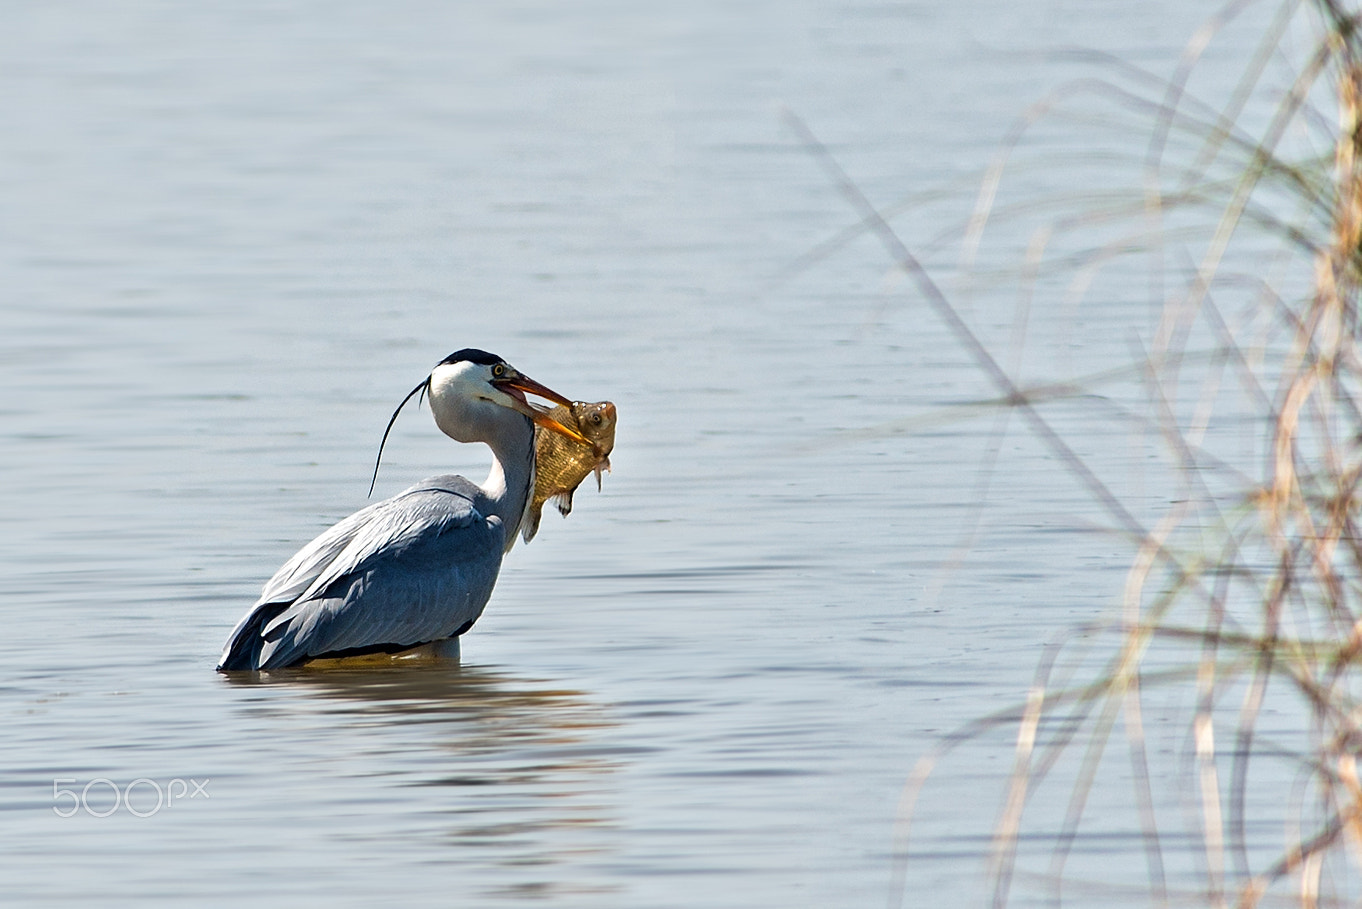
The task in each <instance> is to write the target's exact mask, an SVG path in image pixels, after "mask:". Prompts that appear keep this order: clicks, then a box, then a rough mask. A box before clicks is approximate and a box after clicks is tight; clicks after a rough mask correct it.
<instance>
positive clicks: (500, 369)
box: [492, 363, 506, 379]
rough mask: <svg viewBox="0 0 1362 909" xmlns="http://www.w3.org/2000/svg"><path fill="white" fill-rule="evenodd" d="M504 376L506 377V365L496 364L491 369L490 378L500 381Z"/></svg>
mask: <svg viewBox="0 0 1362 909" xmlns="http://www.w3.org/2000/svg"><path fill="white" fill-rule="evenodd" d="M504 375H506V365H505V364H504V363H498V364H496V365H495V366H493V367H492V376H493V377H494V378H497V379H500V378H501V377H502V376H504Z"/></svg>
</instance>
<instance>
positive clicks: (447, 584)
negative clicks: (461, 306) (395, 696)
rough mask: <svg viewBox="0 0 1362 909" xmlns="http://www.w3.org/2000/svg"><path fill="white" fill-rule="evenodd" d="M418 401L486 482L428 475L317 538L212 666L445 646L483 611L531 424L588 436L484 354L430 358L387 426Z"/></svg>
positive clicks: (519, 500)
mask: <svg viewBox="0 0 1362 909" xmlns="http://www.w3.org/2000/svg"><path fill="white" fill-rule="evenodd" d="M417 394H421V395H423V396H425V395H429V397H430V409H431V413H432V414H433V415H434V417H435V425H436V426H438V427H439V428H440V430H441V431H442V432H443V433H444V434H445V435H447V436H449V437H450V438H452V439H454V440H455V441H458V442H483V443H485V444H486V445H487V446H488V447H489V448H491V449H492V469H491V472H490V473H489V474H488V476H487V480H486V481H485V482H484V483H483V484H482V485H481V486H478V485H476V484H474V483H472V482H470V481H469V480H466V479H464V478H463V477H460V476H453V475H446V476H436V477H430V478H429V479H426V480H422V481H421V482H420V483H417V484H416V485H415V486H412V487H411V488H410V489H407V490H405V491H403V492H401V493H399V494H397V495H396V496H393V497H392V498H390V499H385V500H384V501H381V502H376V503H374V504H373V505H370V506H368V507H367V508H363V509H361V510H360V511H357V512H355V513H354V514H352V515H350V516H349V517H348V518H345V519H344V520H342V521H341V522H340V523H338V524H336V525H335V526H334V527H332V528H330V529H329V530H327V531H325V532H323V533H322V534H321V536H319V537H317V538H316V539H315V540H313V541H312V542H311V543H308V544H307V545H306V546H304V547H303V548H302V549H300V550H299V551H298V552H297V554H295V555H294V556H293V557H292V558H291V559H289V560H288V561H287V562H285V563H284V566H283V567H282V568H280V569H279V571H278V572H276V573H275V575H274V577H272V578H270V579H269V581H268V582H267V583H266V584H265V587H264V590H263V591H262V592H261V595H260V599H259V600H257V601H256V602H255V605H253V606H252V607H251V609H250V611H249V612H247V613H246V615H245V617H243V618H242V619H241V621H240V622H238V623H237V625H236V628H234V629H233V630H232V634H231V636H230V637H229V638H228V640H227V645H226V647H225V648H224V649H223V652H222V659H221V660H220V661H219V662H218V667H217V668H218V669H219V670H222V671H232V670H252V669H277V668H282V667H285V666H293V665H297V664H299V663H303V662H306V661H308V660H311V659H314V658H318V657H343V656H351V655H359V654H366V653H382V652H389V653H393V652H398V651H401V650H406V649H409V648H412V647H416V646H418V645H421V644H426V643H429V642H437V641H445V640H450V639H454V640H455V644H456V645H457V637H458V636H459V635H461V634H463V633H464V632H465V631H467V630H468V629H469V628H471V627H472V625H473V623H474V622H476V621H477V619H478V617H479V616H480V615H482V610H483V607H485V606H486V605H487V600H488V598H489V597H490V596H491V595H492V586H493V585H494V584H495V583H496V579H497V572H498V571H499V570H500V568H501V560H502V557H503V556H504V555H505V554H506V553H507V552H509V551H510V549H511V546H512V545H513V544H514V543H515V537H516V532H517V531H518V530H519V529H520V524H521V520H522V518H523V517H524V514H525V511H526V509H527V507H528V505H529V502H530V494H531V492H532V490H533V488H534V424H536V423H537V424H539V425H541V426H543V427H544V428H545V429H548V430H551V431H553V432H559V433H562V434H564V435H566V436H569V437H571V438H573V439H575V440H577V441H582V442H587V440H586V439H584V438H583V437H582V436H581V435H580V434H578V433H577V432H575V431H574V430H572V429H569V428H568V427H566V426H563V425H562V424H561V423H558V422H557V421H556V420H554V419H553V418H551V417H549V416H548V415H547V412H546V411H544V410H541V409H540V408H537V407H535V406H534V405H532V404H530V403H529V402H528V401H527V400H526V398H525V395H526V394H533V395H538V396H539V397H543V398H547V399H548V400H550V401H553V402H555V403H557V404H566V405H570V404H571V401H569V400H568V399H567V398H565V397H563V396H562V395H560V394H558V393H557V392H555V391H552V390H551V389H549V388H547V387H545V386H543V385H541V384H539V383H538V382H536V381H534V380H533V379H531V378H529V377H528V376H526V375H524V374H523V373H520V372H519V371H517V370H516V369H515V368H514V367H512V366H511V365H510V364H509V363H507V362H506V361H505V360H503V359H501V358H500V357H498V356H496V355H494V354H490V353H487V352H486V351H483V350H477V349H474V348H465V349H464V350H460V351H457V352H455V353H452V354H450V355H449V356H448V357H445V358H444V359H443V360H441V361H440V362H439V364H437V365H436V366H435V368H434V369H433V370H431V373H430V375H429V376H427V377H426V379H425V381H424V382H422V383H421V384H419V385H417V386H416V387H415V388H413V389H412V390H411V392H410V393H409V394H408V395H407V397H406V398H404V399H403V401H402V403H401V404H399V405H398V408H397V410H396V411H395V412H394V413H393V417H392V420H390V421H389V423H388V429H389V430H391V429H392V425H393V422H394V421H396V419H397V415H398V413H400V412H401V411H402V408H403V407H404V406H405V405H406V403H407V402H408V401H410V400H411V399H412V397H413V396H414V395H417ZM387 437H388V434H387V432H384V434H383V438H384V441H385V442H386V441H387ZM587 444H590V442H587ZM382 455H383V448H382V445H380V446H379V457H380V458H381V457H382ZM374 469H375V472H376V471H377V469H378V468H377V464H375V468H374Z"/></svg>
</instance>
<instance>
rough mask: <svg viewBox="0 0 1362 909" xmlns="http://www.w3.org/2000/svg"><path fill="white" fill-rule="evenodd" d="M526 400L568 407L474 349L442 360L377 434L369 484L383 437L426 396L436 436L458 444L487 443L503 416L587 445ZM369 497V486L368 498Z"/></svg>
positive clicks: (500, 361)
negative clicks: (538, 399)
mask: <svg viewBox="0 0 1362 909" xmlns="http://www.w3.org/2000/svg"><path fill="white" fill-rule="evenodd" d="M527 394H532V395H537V396H539V397H541V398H546V399H548V400H550V401H553V402H554V403H555V404H562V405H564V406H568V407H570V406H571V404H572V402H571V401H570V400H568V399H567V398H565V397H563V396H562V395H560V394H559V393H558V392H556V391H554V390H553V389H551V388H549V387H548V386H546V385H541V384H540V383H539V382H536V381H535V380H534V379H531V378H530V377H529V376H527V375H525V374H524V373H522V372H520V371H519V370H518V369H516V368H515V367H514V366H512V365H511V364H510V363H507V362H506V361H505V360H503V359H502V358H501V357H498V356H497V355H496V354H492V353H488V352H487V351H485V350H478V349H477V348H475V347H465V348H464V349H463V350H457V351H455V352H454V353H452V354H450V355H449V356H447V357H445V358H444V359H443V360H441V361H440V362H439V363H437V364H436V365H435V368H434V369H432V370H431V371H430V375H429V376H427V377H426V378H425V380H424V381H423V382H421V384H420V385H417V386H416V387H415V388H413V389H412V390H411V391H410V392H408V393H407V396H406V397H405V398H403V399H402V403H401V404H399V405H397V409H396V410H394V411H393V415H392V418H391V419H390V420H388V427H387V429H385V430H383V441H382V442H380V443H379V445H378V458H377V459H376V460H375V461H374V482H377V480H378V465H379V463H380V462H381V461H382V460H383V447H384V445H386V444H387V442H388V433H389V432H391V431H392V428H393V424H394V423H396V422H397V415H398V414H400V413H401V412H402V408H403V407H405V406H407V402H408V401H410V400H411V399H412V398H414V397H416V396H417V395H420V396H422V397H424V396H426V395H430V409H431V412H432V413H433V414H434V416H435V425H436V426H438V427H440V431H441V432H443V433H444V434H445V435H447V436H449V437H450V438H451V439H454V440H455V441H458V442H486V441H489V440H490V439H491V438H492V437H493V436H494V435H495V434H496V433H497V430H498V427H499V426H501V425H504V418H505V416H506V410H512V411H515V412H516V413H519V414H523V415H524V416H526V417H529V418H530V420H532V421H533V422H535V423H536V424H538V425H540V426H543V427H544V428H545V429H548V430H550V431H552V432H557V433H561V434H562V435H565V436H567V437H568V438H570V439H573V440H574V441H577V442H582V443H585V444H587V445H590V444H591V442H590V440H588V439H587V438H586V437H584V436H583V435H582V434H581V433H580V432H578V431H577V430H575V429H572V428H570V427H567V426H564V425H563V424H562V423H560V422H558V421H557V420H555V419H554V418H553V417H551V416H549V412H548V410H547V409H546V408H543V407H539V406H537V405H534V404H531V403H530V402H529V401H528V400H526V398H525V395H527ZM373 491H374V487H373V483H370V484H369V492H370V494H372V493H373Z"/></svg>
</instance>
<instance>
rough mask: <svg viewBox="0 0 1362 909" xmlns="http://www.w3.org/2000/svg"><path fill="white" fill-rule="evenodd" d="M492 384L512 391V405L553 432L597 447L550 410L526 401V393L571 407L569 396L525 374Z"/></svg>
mask: <svg viewBox="0 0 1362 909" xmlns="http://www.w3.org/2000/svg"><path fill="white" fill-rule="evenodd" d="M492 384H493V385H495V386H496V387H497V388H498V389H500V390H501V391H509V392H511V393H510V394H508V397H510V399H511V400H512V401H513V402H514V403H513V404H512V405H511V406H512V407H514V408H515V409H516V410H518V411H520V412H521V413H523V414H524V415H525V416H527V417H529V418H530V419H531V420H533V421H534V422H535V423H536V424H538V425H540V426H542V427H544V428H545V429H547V430H550V431H552V432H556V433H558V434H560V435H564V436H567V437H568V438H569V439H571V440H572V441H574V442H580V443H581V444H583V445H590V446H591V447H592V448H593V449H594V448H595V447H596V446H595V444H594V443H593V442H592V441H591V440H590V439H588V438H587V437H586V436H584V435H582V434H581V433H580V432H578V431H577V430H575V429H572V428H571V427H568V426H564V425H563V424H562V423H559V422H558V421H557V420H555V419H554V418H553V417H551V416H549V414H548V411H546V410H543V409H541V408H538V407H535V406H534V405H533V404H531V403H529V402H528V401H526V400H525V395H527V394H531V395H538V396H539V397H541V398H548V399H549V400H550V401H552V402H553V403H555V404H562V405H563V406H564V407H569V408H570V407H572V401H571V400H570V399H569V398H565V397H563V396H562V395H560V394H559V393H558V392H556V391H554V390H553V389H552V388H549V387H548V386H547V385H540V384H539V383H538V382H536V381H535V380H534V379H531V378H530V377H529V376H525V375H519V374H517V375H514V376H509V377H507V378H505V379H496V380H493V382H492ZM515 392H519V394H515Z"/></svg>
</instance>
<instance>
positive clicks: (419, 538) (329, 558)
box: [222, 480, 505, 669]
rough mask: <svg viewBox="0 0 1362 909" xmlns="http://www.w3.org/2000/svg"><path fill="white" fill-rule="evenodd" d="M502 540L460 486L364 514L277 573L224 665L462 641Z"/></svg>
mask: <svg viewBox="0 0 1362 909" xmlns="http://www.w3.org/2000/svg"><path fill="white" fill-rule="evenodd" d="M460 482H461V483H463V484H465V485H471V484H467V483H466V481H462V480H461V481H460ZM451 487H452V488H451ZM504 539H505V528H504V527H503V526H502V523H501V521H500V519H498V518H496V517H485V516H484V515H482V514H481V513H480V512H479V511H478V510H477V508H476V507H474V504H473V498H472V495H471V494H470V493H469V492H468V491H466V490H464V489H462V488H460V487H459V485H458V484H443V485H425V484H423V485H421V486H417V487H413V488H412V489H409V490H407V491H406V492H403V493H401V494H399V495H397V496H395V497H394V498H391V499H387V500H385V501H383V502H379V503H377V504H375V505H371V506H369V507H368V508H365V509H363V510H361V511H358V512H356V513H355V514H353V515H351V516H350V517H348V518H346V519H345V520H343V521H341V522H340V523H339V524H337V525H336V526H334V527H332V528H331V529H329V530H327V531H326V532H325V533H323V534H321V535H320V536H319V537H317V539H315V540H313V541H312V542H311V543H309V544H308V545H307V546H305V547H303V549H302V550H300V551H299V552H298V553H297V554H296V555H294V556H293V558H291V559H289V561H288V562H286V563H285V564H284V566H283V567H282V568H280V570H279V571H278V572H276V573H275V575H274V577H273V578H271V579H270V580H269V582H267V583H266V584H265V588H264V590H263V591H262V594H261V597H260V600H259V601H257V603H256V604H255V606H254V607H252V610H251V612H250V613H249V614H248V615H247V616H246V617H245V618H244V619H242V621H241V623H239V624H238V626H237V629H236V630H235V631H234V632H233V634H232V637H231V639H229V641H228V646H227V650H226V651H225V652H224V654H223V662H222V666H223V668H245V667H238V666H237V665H236V664H237V663H240V662H242V660H241V658H240V657H238V658H236V659H233V655H234V654H237V653H241V654H243V655H244V654H248V653H249V654H251V655H250V656H249V657H247V658H246V659H245V662H246V663H248V664H252V665H250V668H260V669H265V668H275V667H279V666H288V665H291V664H293V663H296V662H298V661H300V660H303V659H306V658H308V657H313V656H320V655H322V654H325V653H334V652H337V651H343V650H352V649H361V648H370V647H381V646H399V647H400V646H415V645H416V644H421V643H424V642H426V641H432V640H438V639H440V638H445V637H449V636H451V635H454V634H457V633H461V632H462V631H464V630H466V629H467V627H468V626H470V625H471V624H472V623H473V621H475V620H476V619H477V618H478V616H479V615H481V614H482V609H483V606H485V605H486V603H487V600H488V598H489V597H490V596H491V593H492V586H493V585H494V584H495V583H496V578H497V573H498V571H499V570H500V567H501V556H502V544H503V542H504Z"/></svg>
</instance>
